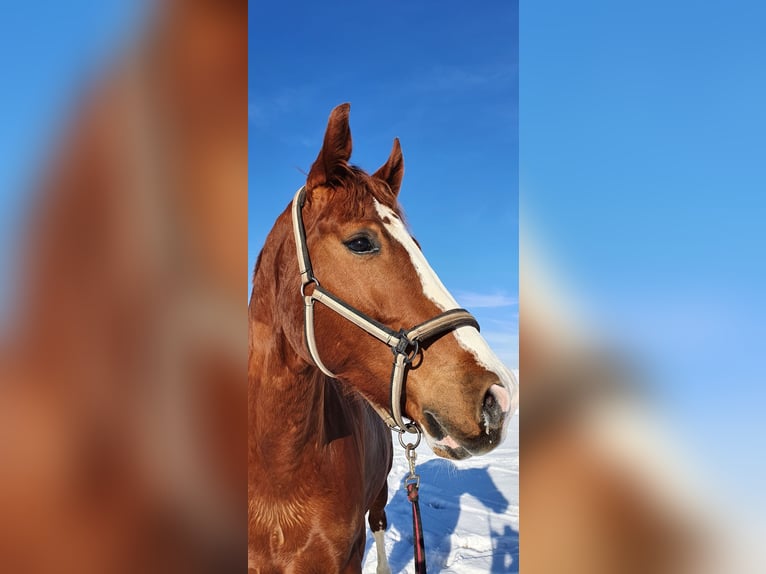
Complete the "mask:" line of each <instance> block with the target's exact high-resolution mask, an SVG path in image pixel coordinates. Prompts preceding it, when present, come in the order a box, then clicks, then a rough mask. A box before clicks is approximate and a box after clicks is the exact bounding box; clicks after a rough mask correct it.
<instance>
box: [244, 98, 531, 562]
mask: <svg viewBox="0 0 766 574" xmlns="http://www.w3.org/2000/svg"><path fill="white" fill-rule="evenodd" d="M348 114H349V105H348V104H343V105H341V106H338V107H337V108H335V109H334V110H333V112H332V113H331V115H330V119H329V122H328V126H327V131H326V133H325V137H324V143H323V146H322V149H321V150H320V152H319V156H318V157H317V159H316V161H315V162H314V164H313V165H312V167H311V170H310V173H309V175H308V178H307V181H306V185H305V187H303V188H301V190H299V192H298V194H297V195H296V196H295V198H294V200H293V202H292V203H291V205H290V206H288V208H287V209H286V210H285V211H284V212H283V213H282V215H280V217H279V218H278V219H277V221H276V223H275V225H274V228H273V229H272V231H271V233H270V234H269V235H268V237H267V239H266V242H265V245H264V247H263V249H262V251H261V253H260V255H259V257H258V261H257V263H256V266H255V273H254V278H253V291H252V296H251V299H250V306H249V321H250V342H249V345H250V346H249V369H248V409H249V417H250V419H249V427H250V429H249V459H248V465H249V472H248V503H249V504H248V525H249V532H248V542H249V544H248V565H249V569H250V571H251V572H257V573H259V574H267V573H281V572H285V573H288V572H321V573H330V572H343V573H351V572H361V562H362V557H363V553H364V545H365V529H364V515H365V513H366V512H367V511H369V519H368V521H369V524H370V527H371V529H372V531H373V534H374V538H375V540H376V546H377V551H378V572H379V573H384V572H390V570H389V568H388V564H387V561H386V556H385V552H384V546H383V532H384V530H385V528H386V516H385V512H384V506H385V504H386V500H387V495H388V491H387V484H386V478H387V475H388V472H389V470H390V468H391V458H392V441H391V432H390V430H389V426H390V427H391V428H399V429H400V431H402V432H403V431H404V430H405V429H406V430H410V431H413V430H415V431H417V430H418V429H422V433H423V434H424V435H425V437H426V440H427V442H428V444H429V446H430V447H431V449H432V450H433V451H434V453H436V454H437V455H439V456H442V457H445V458H450V459H462V458H467V457H469V456H471V455H478V454H482V453H486V452H488V451H490V450H491V449H493V448H494V447H496V446H497V445H498V444H499V443H500V442H501V441H502V439H503V437H504V434H505V428H506V422H507V421H508V419H509V418H510V416H511V415H512V413H513V411H514V410H515V405H516V400H517V392H516V389H517V383H516V381H515V378H514V377H513V375H512V374H511V372H510V371H509V370H508V369H506V368H505V367H504V366H503V365H502V363H501V362H500V361H499V360H498V359H497V357H496V356H495V355H494V354H493V353H492V351H491V350H490V349H489V347H488V346H487V344H486V342H485V341H484V339H483V338H482V337H481V336H480V335H479V333H478V325H477V323H476V322H475V320H474V319H473V318H472V317H471V316H470V315H469V314H468V313H467V312H466V311H463V310H459V309H457V307H458V306H457V303H456V302H455V300H454V299H453V298H452V296H451V295H450V294H449V293H448V292H447V290H446V289H445V288H444V286H443V285H442V283H441V281H440V280H439V279H438V277H437V276H436V275H435V274H434V272H433V271H432V270H431V268H430V266H429V265H428V263H427V262H426V260H425V258H424V257H423V254H422V253H421V251H420V249H419V247H418V245H417V244H416V243H415V241H414V239H413V238H412V237H411V236H410V234H409V232H408V231H407V229H406V227H405V225H404V223H403V216H402V212H401V208H400V207H399V204H398V202H397V196H398V193H399V188H400V185H401V181H402V175H403V171H404V169H403V165H404V164H403V160H402V152H401V148H400V146H399V141H398V140H394V145H393V150H392V152H391V154H390V157H389V158H388V160H387V161H386V163H385V164H384V165H383V166H382V167H381V168H380V169H379V170H378V171H376V172H375V173H374V174H373V175H368V174H367V173H365V172H364V171H362V170H361V169H359V168H357V167H355V166H352V165H349V163H348V161H349V159H350V156H351V133H350V130H349V125H348ZM320 280H321V286H320ZM317 301H318V302H319V304H315V302H317ZM412 325H416V327H414V328H409V327H410V326H412ZM400 328H401V330H400ZM404 328H409V330H404ZM368 334H369V335H371V336H367V335H368ZM387 347H388V348H387ZM389 348H391V349H392V350H393V351H394V357H395V360H394V368H393V372H392V367H391V354H390V353H389ZM405 378H406V386H405V384H404V383H405ZM389 383H390V384H389ZM402 415H404V416H406V417H408V418H410V419H411V420H412V421H413V422H412V423H404V421H403V419H402ZM386 423H388V426H387V424H386Z"/></svg>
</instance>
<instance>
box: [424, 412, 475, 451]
mask: <svg viewBox="0 0 766 574" xmlns="http://www.w3.org/2000/svg"><path fill="white" fill-rule="evenodd" d="M423 431H424V434H425V435H426V442H428V446H430V447H431V450H432V451H433V452H434V454H436V455H437V456H440V457H442V458H447V459H450V460H463V459H465V458H470V457H471V456H472V455H471V453H470V452H469V451H468V450H467V449H466V448H464V447H462V446H461V445H460V444H459V443H458V442H457V441H456V440H455V439H454V438H452V437H451V436H450V435H449V434H448V433H447V430H446V429H445V428H444V426H442V424H441V423H440V422H439V420H438V419H437V418H436V417H435V416H434V415H433V414H432V413H430V412H428V411H425V412H424V413H423Z"/></svg>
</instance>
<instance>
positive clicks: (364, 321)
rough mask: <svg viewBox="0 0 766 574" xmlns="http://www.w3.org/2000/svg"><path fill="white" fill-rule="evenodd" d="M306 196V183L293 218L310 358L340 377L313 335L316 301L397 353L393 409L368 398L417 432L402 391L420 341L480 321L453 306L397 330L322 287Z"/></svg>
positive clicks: (395, 422)
mask: <svg viewBox="0 0 766 574" xmlns="http://www.w3.org/2000/svg"><path fill="white" fill-rule="evenodd" d="M305 199H306V186H303V187H301V188H300V189H299V190H298V192H297V193H296V194H295V197H294V198H293V203H292V220H293V234H294V236H295V247H296V251H297V254H298V268H299V269H300V273H301V295H302V296H303V301H304V308H305V321H304V334H305V338H306V346H307V348H308V351H309V355H310V356H311V360H312V361H314V364H315V365H316V366H317V367H318V368H319V370H321V371H322V372H323V373H324V374H325V375H327V376H328V377H332V378H337V377H336V376H335V375H334V374H333V373H332V371H330V369H328V368H327V367H326V366H325V365H324V363H322V360H321V359H320V357H319V351H318V350H317V345H316V339H315V337H314V301H319V302H320V303H322V304H323V305H325V306H326V307H328V308H329V309H331V310H332V311H334V312H335V313H337V314H338V315H340V316H341V317H343V318H344V319H346V320H347V321H350V322H351V323H353V324H354V325H356V326H357V327H359V328H360V329H362V330H364V331H366V332H367V333H369V334H370V335H372V336H373V337H375V338H376V339H378V340H379V341H381V342H383V343H385V344H386V345H388V346H389V347H390V348H391V351H392V352H393V354H394V364H393V367H392V370H391V393H390V403H391V409H390V411H386V410H384V409H383V408H381V407H380V406H378V405H376V404H375V403H373V402H372V401H370V400H369V399H367V398H366V397H365V398H366V400H367V402H369V403H370V405H371V406H372V407H373V408H374V409H375V411H376V412H377V413H378V415H380V417H381V418H382V419H383V420H384V421H385V423H386V424H387V425H388V426H389V427H390V428H392V429H396V430H399V432H404V431H405V430H407V431H410V432H413V433H417V432H419V430H418V429H417V425H416V424H415V423H405V422H404V421H403V420H402V390H403V388H404V379H405V376H406V373H407V370H408V366H409V365H410V363H411V362H412V360H413V359H414V358H415V357H416V356H417V355H418V353H419V352H420V344H421V343H422V342H424V341H428V340H433V339H437V338H439V337H442V336H444V335H445V334H447V333H449V332H451V331H454V330H455V329H457V328H458V327H466V326H470V327H474V328H475V329H477V330H478V329H479V323H478V322H477V321H476V319H475V318H474V316H473V315H471V314H470V313H469V312H468V311H466V310H465V309H451V310H449V311H445V312H444V313H441V314H440V315H437V316H436V317H433V318H431V319H429V320H427V321H424V322H423V323H420V324H419V325H416V326H415V327H413V328H411V329H409V330H404V329H400V330H399V331H394V330H393V329H391V328H390V327H387V326H386V325H383V324H382V323H379V322H378V321H376V320H375V319H373V318H371V317H369V316H367V315H365V314H364V313H362V312H361V311H359V310H358V309H356V308H354V307H352V306H351V305H349V304H348V303H346V302H345V301H343V300H342V299H340V298H339V297H336V296H335V295H333V294H332V293H330V292H329V291H327V290H326V289H324V288H323V287H321V286H320V284H319V280H318V279H317V278H316V276H314V271H313V269H312V268H311V259H310V258H309V251H308V247H307V245H306V229H305V227H304V225H303V217H302V215H301V212H302V209H303V204H304V201H305ZM311 284H313V285H314V287H313V289H310V290H309V289H307V287H308V286H309V285H311ZM309 291H311V292H309Z"/></svg>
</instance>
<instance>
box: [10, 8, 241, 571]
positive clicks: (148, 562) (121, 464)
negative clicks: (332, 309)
mask: <svg viewBox="0 0 766 574" xmlns="http://www.w3.org/2000/svg"><path fill="white" fill-rule="evenodd" d="M68 16H69V17H70V18H78V17H79V16H78V15H77V14H69V15H68ZM41 17H43V16H42V15H41ZM62 25H63V22H62ZM136 36H137V37H136V38H135V39H134V41H133V42H132V45H131V47H130V48H129V49H128V50H124V51H123V52H122V53H120V54H109V55H105V56H106V57H104V58H103V60H105V61H109V62H111V64H110V65H108V66H107V67H106V68H104V69H102V70H101V71H100V73H98V74H95V80H94V81H92V82H90V85H88V86H87V87H84V88H83V94H84V95H83V97H82V99H81V100H80V101H79V104H78V106H76V109H74V110H71V114H70V116H69V117H68V118H67V119H66V121H64V122H62V124H64V125H65V126H66V129H65V130H64V134H63V137H60V138H59V139H58V141H56V142H54V143H52V144H50V149H51V150H52V151H53V157H52V158H49V160H46V161H45V165H42V166H38V168H37V170H36V171H37V173H38V174H39V177H37V178H36V179H37V185H36V186H35V187H36V189H35V190H33V196H32V197H33V199H32V200H31V207H30V209H29V210H28V212H27V213H25V214H24V220H23V222H22V225H19V228H20V229H21V237H20V238H19V239H18V240H17V242H16V244H18V245H20V246H21V247H20V249H19V250H18V251H17V253H16V259H17V260H18V262H19V266H18V268H17V270H16V271H17V272H16V273H14V274H9V273H7V270H3V271H2V272H0V275H2V276H3V277H4V278H3V281H4V282H7V284H6V285H5V289H4V290H3V291H1V292H6V293H7V292H8V289H10V288H12V289H11V290H12V292H13V293H15V296H14V298H13V299H11V300H10V301H9V302H8V303H7V305H6V306H7V308H8V312H7V313H6V316H8V317H9V319H8V321H7V322H6V324H3V325H2V335H3V340H2V346H1V347H0V460H2V463H0V509H2V511H0V571H2V572H31V573H35V572H78V573H88V572H93V573H104V572H133V573H135V572H176V571H184V572H197V571H199V572H222V571H231V570H236V569H237V567H238V566H239V565H240V564H242V565H243V566H244V563H245V562H244V560H245V547H246V533H245V524H246V523H245V516H246V511H245V493H246V490H245V470H246V469H245V456H244V454H245V452H246V451H245V447H246V436H247V435H246V431H245V429H246V424H247V420H246V410H245V401H246V386H245V364H246V340H247V337H246V334H247V324H246V316H247V315H246V304H245V303H246V301H245V297H244V287H245V285H246V284H247V281H246V279H247V277H246V274H245V271H244V263H245V261H246V260H247V254H246V249H247V241H246V238H247V221H246V215H245V214H246V212H247V211H246V208H247V5H246V3H245V2H244V1H241V2H209V1H204V0H191V1H182V0H167V1H164V2H161V3H158V4H157V5H154V6H150V7H149V10H148V19H147V21H146V24H145V25H144V26H143V27H142V28H141V29H140V30H139V31H138V34H137V35H136ZM22 88H23V86H22ZM10 283H13V284H12V285H9V284H10Z"/></svg>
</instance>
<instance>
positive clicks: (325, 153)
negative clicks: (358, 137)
mask: <svg viewBox="0 0 766 574" xmlns="http://www.w3.org/2000/svg"><path fill="white" fill-rule="evenodd" d="M350 109H351V105H350V104H341V105H339V106H338V107H336V108H335V109H334V110H333V111H332V112H331V113H330V119H329V120H328V121H327V130H326V131H325V134H324V143H323V144H322V149H321V150H320V151H319V156H317V158H316V160H315V161H314V164H313V165H312V166H311V171H309V176H308V178H307V179H306V187H307V188H308V189H313V188H315V187H317V186H320V185H326V184H328V183H330V182H332V181H333V179H335V177H336V176H337V175H338V174H339V173H343V172H344V170H345V169H347V168H348V160H349V159H350V158H351V129H350V128H349V126H348V113H349V110H350Z"/></svg>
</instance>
